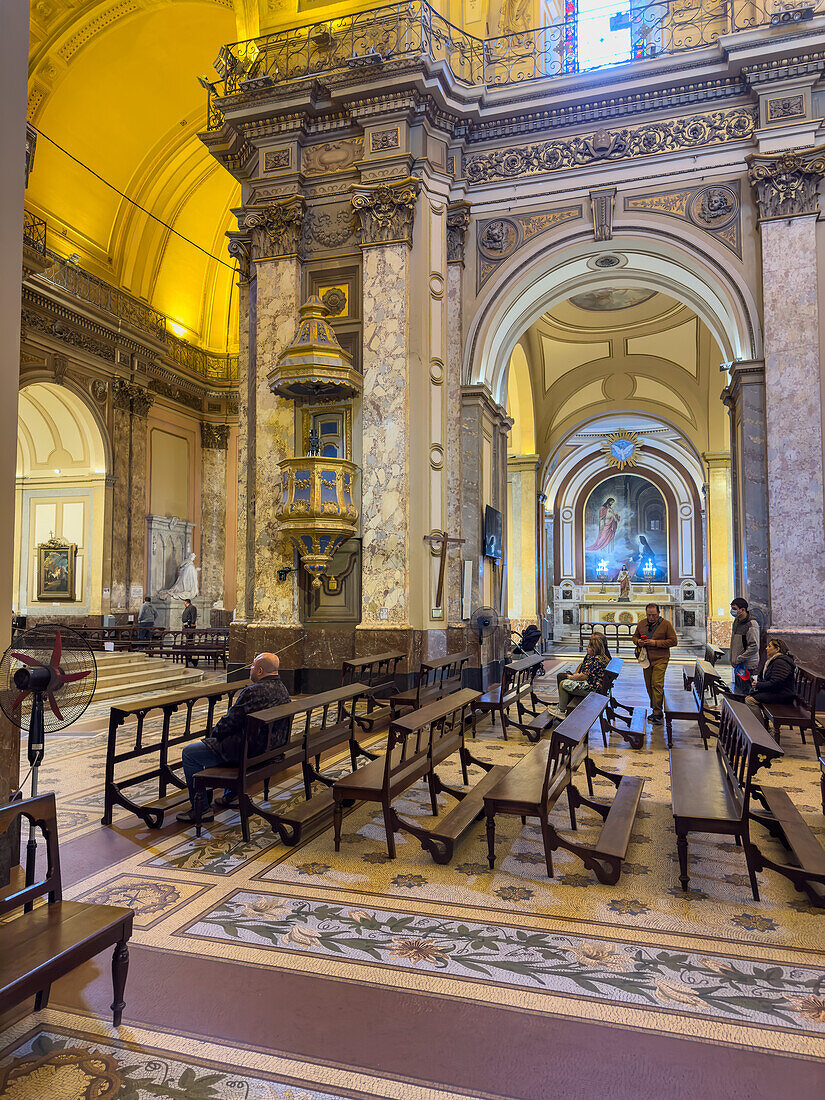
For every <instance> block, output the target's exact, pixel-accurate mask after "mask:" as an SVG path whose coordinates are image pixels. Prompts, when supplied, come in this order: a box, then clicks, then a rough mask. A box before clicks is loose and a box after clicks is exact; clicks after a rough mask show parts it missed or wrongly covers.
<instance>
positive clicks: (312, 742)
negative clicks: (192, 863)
mask: <svg viewBox="0 0 825 1100" xmlns="http://www.w3.org/2000/svg"><path fill="white" fill-rule="evenodd" d="M371 691H372V688H369V687H367V685H366V684H359V683H355V684H346V685H345V686H343V687H339V688H333V689H332V691H323V692H320V693H319V694H317V695H306V696H304V697H303V698H300V699H293V700H292V701H291V702H289V703H283V704H282V705H281V706H278V707H269V708H268V709H267V710H259V711H255V712H254V713H252V714H249V715H247V718H246V724H245V727H244V741H243V747H242V751H241V759H240V762H239V763H237V764H226V765H218V766H216V767H212V768H204V769H203V771H200V772H198V773H197V774H196V776H195V781H194V786H195V794H196V797H195V807H194V809H195V832H196V834H197V835H198V836H200V830H201V822H200V820H199V814H200V813H202V812H203V805H204V801H205V800H204V799H202V798H200V797H198V794H199V792H200V791H205V790H206V789H207V788H215V787H224V788H225V789H227V790H231V791H234V792H235V793H236V794H237V796H238V807H239V812H240V817H241V832H242V834H243V838H244V840H249V817H250V815H251V814H257V815H258V816H259V817H262V818H263V819H264V820H265V821H268V822H269V824H270V825H271V826H272V828H273V829H274V830H275V832H276V833H277V834H278V836H279V837H280V838H281V840H282V841H283V843H284V844H290V845H292V844H297V843H298V842H299V841H300V840H301V838H302V837H303V836H306V834H307V832H309V831H310V830H314V831H317V830H318V829H321V828H325V827H326V826H327V825H329V823H330V822H331V820H332V793H331V790H330V788H331V787H332V782H333V781H332V780H331V779H330V778H328V777H327V776H325V775H324V774H323V772H322V771H321V770H320V768H321V756H322V755H323V754H324V753H325V752H329V751H330V750H331V749H337V748H340V747H341V746H343V745H348V746H349V753H350V761H351V763H352V768H353V771H354V770H355V768H356V767H357V766H358V757H359V756H367V755H369V758H370V759H372V758H373V757H372V754H367V753H365V752H364V750H363V749H362V748H361V746H360V745H359V744H358V741H357V740H356V738H355V733H354V728H355V707H356V705H357V703H358V701H359V700H360V699H363V698H364V697H365V696H368V695H369V693H370V692H371ZM319 712H320V715H319ZM281 723H285V724H286V728H285V730H284V732H283V734H282V735H281V736H280V737H279V738H278V739H277V741H274V740H273V733H274V728H275V727H276V726H278V725H280V724H281ZM256 733H265V734H266V736H267V743H268V745H269V747H268V748H267V749H266V750H265V751H264V752H262V753H259V754H257V755H255V756H251V755H250V754H249V739H250V737H251V736H252V735H253V734H256ZM298 765H300V767H301V772H302V774H303V779H304V797H305V799H306V801H304V802H303V803H299V804H298V805H297V806H293V807H292V808H290V809H288V810H284V811H282V812H277V811H275V810H273V809H270V808H268V807H266V806H262V805H261V804H260V803H258V802H253V800H252V798H251V797H250V791H252V789H253V788H254V787H256V786H259V785H260V784H261V783H263V784H264V798H267V797H268V794H269V782H270V780H271V779H272V777H273V776H274V775H278V774H280V773H281V772H284V771H286V770H287V769H289V768H293V767H296V766H298ZM313 783H321V784H322V785H323V786H324V787H325V788H326V789H325V790H322V791H321V792H319V793H318V794H317V795H314V796H313V794H312V784H313Z"/></svg>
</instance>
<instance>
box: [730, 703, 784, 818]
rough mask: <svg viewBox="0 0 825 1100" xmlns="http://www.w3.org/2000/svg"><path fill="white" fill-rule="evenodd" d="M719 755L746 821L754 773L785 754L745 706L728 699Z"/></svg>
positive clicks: (732, 792)
mask: <svg viewBox="0 0 825 1100" xmlns="http://www.w3.org/2000/svg"><path fill="white" fill-rule="evenodd" d="M716 752H717V754H718V755H719V757H720V759H721V761H722V763H723V765H724V767H725V771H726V774H727V776H728V780H729V784H730V790H731V794H732V795H733V797H734V798H735V799H736V802H737V805H738V806H739V808H740V812H741V814H742V818H743V819H744V818H745V817H747V813H748V806H749V803H750V792H751V782H752V779H753V775H754V773H755V772H756V771H757V770H758V769H759V768H760V767H762V765H763V764H766V763H767V764H770V762H771V761H772V760H774V759H777V758H778V757H780V756H784V755H785V753H784V751H783V750H782V749H781V748H780V747H779V745H777V743H776V742H775V741H774V739H773V738H772V737H771V735H770V734H769V733H768V731H767V730H766V729H765V728H764V726H763V725H762V723H761V722H759V720H758V719H757V718H756V716H755V715H754V714H752V713H751V712H750V710H749V709H748V707H747V706H746V705H745V704H744V703H741V702H739V701H738V700H734V699H730V698H728V697H726V698H725V699H723V700H722V712H721V715H720V719H719V736H718V737H717V740H716Z"/></svg>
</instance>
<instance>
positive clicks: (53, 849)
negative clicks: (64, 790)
mask: <svg viewBox="0 0 825 1100" xmlns="http://www.w3.org/2000/svg"><path fill="white" fill-rule="evenodd" d="M22 817H25V818H26V820H27V821H29V822H30V823H31V824H32V825H33V826H34V827H35V828H37V829H39V830H40V832H41V833H42V834H43V837H44V839H45V841H46V873H45V875H44V877H43V878H42V879H40V880H39V881H37V882H33V883H32V884H31V886H25V887H23V888H22V889H21V890H16V891H15V892H14V893H13V894H9V895H8V896H7V897H5V898H0V917H2V916H5V914H6V913H11V912H12V910H14V909H19V908H20V907H21V906H23V905H26V904H27V903H28V902H30V901H35V900H36V899H37V898H42V897H44V896H45V895H46V894H48V896H49V904H52V903H53V902H56V901H62V900H63V887H62V885H61V881H60V849H59V846H58V843H57V809H56V807H55V802H54V795H53V794H51V793H49V794H41V795H38V796H37V798H27V799H26V800H25V801H23V802H11V803H9V804H8V805H7V806H0V836H2V835H3V834H4V833H6V832H8V830H9V829H11V828H12V826H13V825H14V824H15V822H17V821H19V820H20V818H22Z"/></svg>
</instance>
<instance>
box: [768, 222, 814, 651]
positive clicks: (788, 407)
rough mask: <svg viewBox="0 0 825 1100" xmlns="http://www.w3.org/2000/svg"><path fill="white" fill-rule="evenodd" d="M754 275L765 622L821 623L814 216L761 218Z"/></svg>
mask: <svg viewBox="0 0 825 1100" xmlns="http://www.w3.org/2000/svg"><path fill="white" fill-rule="evenodd" d="M762 283H763V303H764V325H765V407H766V421H767V455H768V511H769V520H770V555H771V625H772V626H773V627H775V628H777V629H784V628H791V629H793V628H797V629H810V628H814V629H819V630H822V628H823V624H825V545H824V543H825V509H824V508H823V503H825V502H823V475H822V404H821V395H820V385H821V383H820V363H819V353H820V332H819V316H818V280H817V257H816V218H815V217H797V218H790V219H787V220H777V221H765V222H762ZM803 590H804V598H802V593H803Z"/></svg>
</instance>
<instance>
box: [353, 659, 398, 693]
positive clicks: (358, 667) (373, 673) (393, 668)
mask: <svg viewBox="0 0 825 1100" xmlns="http://www.w3.org/2000/svg"><path fill="white" fill-rule="evenodd" d="M403 659H404V654H403V653H398V652H395V651H390V652H387V653H373V654H371V655H370V656H367V657H351V658H349V659H348V660H346V661H342V663H341V687H345V686H346V685H347V684H367V685H368V687H372V688H376V687H395V675H396V672H397V671H398V665H399V664H400V662H401V661H402V660H403Z"/></svg>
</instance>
